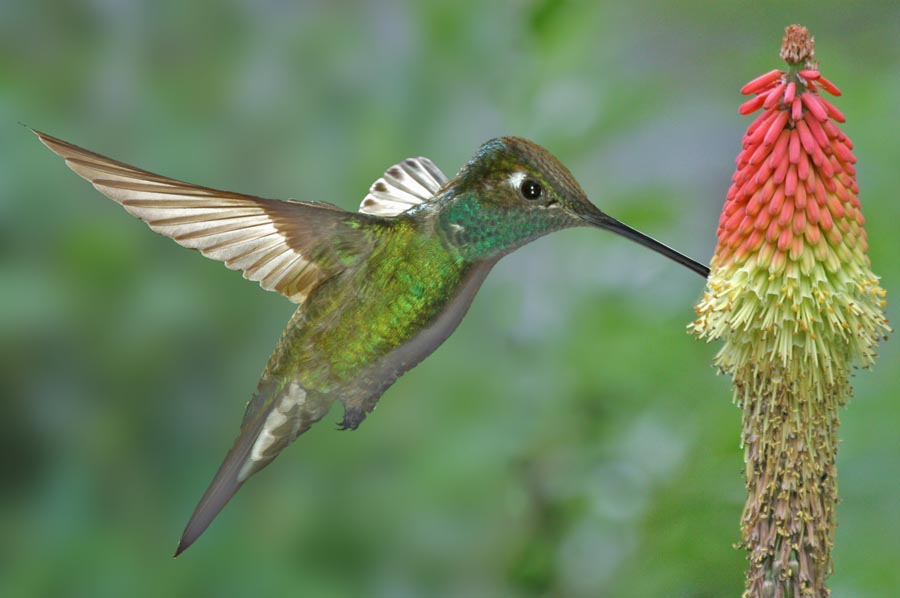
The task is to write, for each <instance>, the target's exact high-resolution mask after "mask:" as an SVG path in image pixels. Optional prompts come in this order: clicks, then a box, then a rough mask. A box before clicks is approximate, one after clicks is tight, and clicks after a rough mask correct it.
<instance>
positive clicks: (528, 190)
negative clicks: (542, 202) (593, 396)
mask: <svg viewBox="0 0 900 598" xmlns="http://www.w3.org/2000/svg"><path fill="white" fill-rule="evenodd" d="M519 191H521V193H522V197H524V198H525V199H539V198H540V197H541V195H543V194H544V188H543V187H541V184H540V183H539V182H537V181H536V180H534V179H525V180H524V181H522V186H521V187H519Z"/></svg>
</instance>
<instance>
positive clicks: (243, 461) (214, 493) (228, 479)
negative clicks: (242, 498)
mask: <svg viewBox="0 0 900 598" xmlns="http://www.w3.org/2000/svg"><path fill="white" fill-rule="evenodd" d="M307 399H308V397H307V392H306V390H305V389H304V388H303V387H301V386H300V385H299V384H298V383H297V382H296V381H292V382H291V383H290V384H287V385H284V384H277V383H275V382H273V381H262V382H260V385H259V388H258V389H257V392H256V396H254V398H253V400H252V401H251V402H250V404H249V405H248V406H247V411H246V413H245V414H244V421H243V422H242V424H241V433H240V435H239V436H238V437H237V439H236V440H235V441H234V445H233V446H232V447H231V450H230V451H228V455H226V457H225V461H224V462H223V463H222V465H221V466H220V467H219V470H218V471H217V472H216V475H215V476H214V477H213V480H212V482H211V483H210V485H209V487H208V488H207V489H206V492H204V493H203V497H202V498H201V499H200V502H199V503H197V507H196V508H195V509H194V513H193V514H192V515H191V518H190V520H189V521H188V524H187V526H186V527H185V528H184V532H183V533H182V535H181V541H180V542H179V543H178V548H177V550H176V551H175V556H176V557H177V556H178V555H179V554H181V553H182V552H184V551H185V550H186V549H187V548H188V547H189V546H190V545H191V544H193V543H194V542H195V541H196V540H197V538H199V537H200V535H201V534H203V532H204V531H206V528H207V527H209V524H210V523H212V521H213V519H215V518H216V516H217V515H218V514H219V512H220V511H221V510H222V509H223V508H224V507H225V505H226V504H228V501H229V500H231V497H232V496H234V495H235V494H236V493H237V491H238V490H240V488H241V486H243V484H244V482H245V481H246V480H247V479H248V478H249V477H250V476H252V475H253V474H255V473H256V472H258V471H260V470H261V469H263V468H264V467H265V466H266V465H268V464H269V463H271V462H272V461H273V460H274V459H275V457H277V456H278V454H279V453H281V451H282V450H284V448H285V447H287V445H289V444H290V443H291V442H293V441H294V440H295V439H296V438H297V436H299V435H300V434H302V433H303V432H305V431H306V430H308V429H309V427H310V426H311V425H312V424H313V423H315V422H316V421H318V420H319V419H321V418H322V417H323V416H324V415H325V414H326V413H327V412H328V407H330V406H331V402H330V401H325V400H322V399H318V400H313V401H310V400H307Z"/></svg>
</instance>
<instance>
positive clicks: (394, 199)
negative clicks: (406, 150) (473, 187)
mask: <svg viewBox="0 0 900 598" xmlns="http://www.w3.org/2000/svg"><path fill="white" fill-rule="evenodd" d="M447 181H448V179H447V175H445V174H444V173H443V172H441V169H440V168H438V167H437V166H435V164H434V162H432V161H431V160H429V159H428V158H423V157H421V156H420V157H418V158H407V159H406V160H404V161H402V162H400V163H398V164H394V165H393V166H391V167H390V168H388V169H387V171H385V173H384V176H382V177H381V178H380V179H378V180H377V181H375V182H374V183H372V186H371V187H369V194H368V195H366V197H365V199H363V200H362V203H361V204H360V205H359V211H360V212H362V213H364V214H371V215H373V216H396V215H398V214H402V213H403V212H405V211H406V210H408V209H409V208H411V207H413V206H415V205H418V204H420V203H422V202H423V201H428V200H429V199H431V198H432V197H434V196H435V195H436V194H437V192H438V191H440V189H441V187H443V186H444V185H445V184H446V183H447Z"/></svg>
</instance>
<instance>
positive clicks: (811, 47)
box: [780, 25, 816, 64]
mask: <svg viewBox="0 0 900 598" xmlns="http://www.w3.org/2000/svg"><path fill="white" fill-rule="evenodd" d="M815 53H816V44H815V40H814V39H813V36H811V35H810V34H809V29H807V28H806V27H803V26H801V25H789V26H788V27H787V28H786V29H785V30H784V37H783V38H782V39H781V54H780V56H781V59H782V60H784V61H785V62H787V63H788V64H803V63H806V62H809V61H811V60H812V57H813V55H815Z"/></svg>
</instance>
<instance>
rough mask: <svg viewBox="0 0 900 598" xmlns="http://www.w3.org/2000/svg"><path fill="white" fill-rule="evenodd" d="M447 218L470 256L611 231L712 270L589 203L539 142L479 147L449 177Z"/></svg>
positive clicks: (509, 140)
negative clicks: (567, 232) (560, 233)
mask: <svg viewBox="0 0 900 598" xmlns="http://www.w3.org/2000/svg"><path fill="white" fill-rule="evenodd" d="M451 185H452V187H453V193H452V199H451V200H450V202H448V205H447V209H446V210H445V212H444V218H445V221H446V225H447V226H448V229H449V231H451V237H453V238H454V239H455V242H456V244H457V246H459V247H460V248H463V249H464V250H465V251H466V252H469V253H470V254H471V255H472V256H473V257H489V256H491V255H502V254H504V253H508V252H509V251H512V250H513V249H515V248H516V247H520V246H522V245H524V244H526V243H528V242H529V241H532V240H534V239H536V238H538V237H540V236H543V235H545V234H547V233H550V232H553V231H555V230H560V229H563V228H571V227H575V226H592V227H596V228H601V229H604V230H608V231H612V232H614V233H616V234H619V235H622V236H624V237H627V238H629V239H631V240H633V241H635V242H637V243H640V244H641V245H644V246H645V247H648V248H650V249H652V250H654V251H656V252H659V253H661V254H663V255H665V256H666V257H668V258H670V259H672V260H675V261H676V262H678V263H680V264H682V265H684V266H686V267H688V268H690V269H692V270H694V271H695V272H697V273H698V274H700V275H701V276H703V277H706V276H707V275H708V274H709V269H708V268H707V267H706V266H704V265H703V264H700V263H698V262H695V261H694V260H692V259H690V258H688V257H687V256H684V255H682V254H680V253H678V252H677V251H675V250H673V249H671V248H669V247H667V246H666V245H663V244H662V243H660V242H658V241H656V240H654V239H652V238H650V237H648V236H647V235H644V234H643V233H641V232H639V231H637V230H635V229H633V228H631V227H629V226H627V225H625V224H623V223H622V222H619V221H618V220H616V219H615V218H613V217H611V216H609V215H608V214H606V213H604V212H603V211H601V210H600V209H599V208H598V207H596V206H595V205H594V204H592V203H591V202H590V201H589V200H588V198H587V194H586V193H585V192H584V190H583V189H582V188H581V185H579V184H578V181H576V180H575V177H574V176H572V173H571V172H569V169H568V168H566V167H565V166H563V164H562V163H561V162H560V161H559V160H558V159H557V158H556V157H555V156H554V155H553V154H551V153H550V152H548V151H547V150H546V149H544V148H542V147H541V146H539V145H537V144H536V143H533V142H531V141H528V140H527V139H522V138H521V137H499V138H497V139H492V140H490V141H488V142H487V143H485V144H484V145H482V146H481V148H479V150H478V152H477V153H476V154H475V156H474V157H473V158H472V159H471V160H470V161H469V162H468V163H467V164H466V165H465V166H463V168H462V169H461V170H460V172H459V173H458V174H457V175H456V177H455V179H454V180H453V181H452V182H451Z"/></svg>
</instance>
